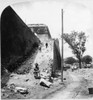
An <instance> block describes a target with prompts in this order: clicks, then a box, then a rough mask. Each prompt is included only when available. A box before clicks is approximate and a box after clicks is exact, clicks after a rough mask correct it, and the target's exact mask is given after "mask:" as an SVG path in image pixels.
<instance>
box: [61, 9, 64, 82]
mask: <svg viewBox="0 0 93 100" xmlns="http://www.w3.org/2000/svg"><path fill="white" fill-rule="evenodd" d="M61 14H62V15H61V16H62V37H61V38H62V48H61V49H62V57H61V58H62V59H61V82H63V66H64V65H63V63H64V62H63V9H61Z"/></svg>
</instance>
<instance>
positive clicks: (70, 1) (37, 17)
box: [0, 0, 93, 57]
mask: <svg viewBox="0 0 93 100" xmlns="http://www.w3.org/2000/svg"><path fill="white" fill-rule="evenodd" d="M9 4H12V7H13V8H14V9H15V11H16V12H17V13H18V15H19V16H20V17H21V18H22V19H23V21H24V22H26V24H33V23H44V24H46V25H48V27H49V30H50V33H51V35H52V37H59V34H61V9H63V10H64V15H63V16H64V33H67V32H68V33H70V32H71V31H73V30H75V31H84V32H85V33H86V35H88V36H89V38H88V41H87V43H86V46H87V50H86V52H85V54H90V55H91V56H93V52H92V50H93V43H92V38H93V0H2V1H0V7H1V8H0V12H2V10H3V9H4V8H5V7H6V6H7V5H9ZM64 49H65V52H66V53H64V55H65V57H66V56H70V55H71V54H72V53H71V51H70V50H69V49H68V47H67V46H66V45H65V48H64Z"/></svg>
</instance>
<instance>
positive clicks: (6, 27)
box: [1, 6, 39, 71]
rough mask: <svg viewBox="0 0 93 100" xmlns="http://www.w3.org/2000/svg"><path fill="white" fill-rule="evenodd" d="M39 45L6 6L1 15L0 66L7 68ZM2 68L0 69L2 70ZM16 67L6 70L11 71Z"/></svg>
mask: <svg viewBox="0 0 93 100" xmlns="http://www.w3.org/2000/svg"><path fill="white" fill-rule="evenodd" d="M38 44H39V39H38V38H37V37H36V36H35V35H34V33H33V32H32V31H31V30H30V29H29V28H28V27H27V25H26V24H25V23H24V22H23V21H22V20H21V18H20V17H19V16H18V15H17V14H16V12H15V11H14V10H13V9H12V8H11V7H10V6H8V7H7V8H5V10H4V11H3V12H2V15H1V54H2V55H1V58H2V61H1V64H2V66H3V67H7V68H8V67H9V66H10V65H12V64H13V63H15V62H16V61H18V60H19V58H23V57H24V55H27V54H28V53H29V52H31V51H32V49H33V48H34V47H35V46H37V45H38ZM3 67H2V68H3ZM14 67H15V68H16V66H13V69H12V68H8V70H9V71H13V70H14V69H15V68H14Z"/></svg>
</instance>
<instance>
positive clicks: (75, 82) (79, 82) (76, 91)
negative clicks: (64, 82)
mask: <svg viewBox="0 0 93 100" xmlns="http://www.w3.org/2000/svg"><path fill="white" fill-rule="evenodd" d="M68 75H69V76H70V77H71V78H72V82H71V83H70V84H69V85H68V86H67V87H66V88H65V89H64V90H60V91H58V92H57V93H55V94H52V95H50V96H48V99H63V100H64V99H76V98H83V99H84V98H86V97H87V98H93V97H89V96H88V95H86V94H85V95H86V96H85V97H84V96H82V95H81V92H82V91H83V89H84V88H85V87H86V86H87V81H86V80H85V79H84V77H82V76H81V75H75V73H72V72H68ZM87 94H88V93H87Z"/></svg>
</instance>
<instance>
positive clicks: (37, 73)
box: [34, 63, 40, 79]
mask: <svg viewBox="0 0 93 100" xmlns="http://www.w3.org/2000/svg"><path fill="white" fill-rule="evenodd" d="M34 77H35V78H36V79H38V78H40V70H39V67H38V63H36V64H35V68H34Z"/></svg>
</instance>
